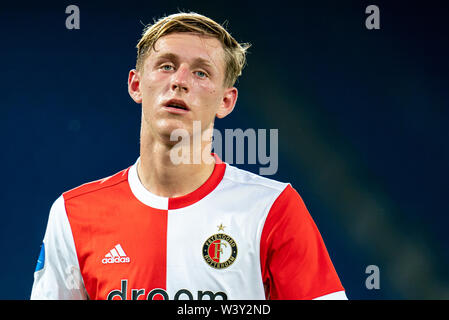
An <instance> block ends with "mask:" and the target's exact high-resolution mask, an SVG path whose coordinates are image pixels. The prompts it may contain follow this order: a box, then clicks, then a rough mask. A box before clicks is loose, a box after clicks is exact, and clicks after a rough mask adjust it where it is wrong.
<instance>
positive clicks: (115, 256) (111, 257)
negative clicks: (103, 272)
mask: <svg viewBox="0 0 449 320" xmlns="http://www.w3.org/2000/svg"><path fill="white" fill-rule="evenodd" d="M101 262H102V263H103V264H107V263H130V262H131V260H130V259H129V257H128V256H126V253H125V251H123V249H122V246H121V245H120V244H118V245H116V246H115V247H114V248H113V249H112V250H111V251H109V252H108V253H106V255H105V256H104V258H103V259H102V260H101Z"/></svg>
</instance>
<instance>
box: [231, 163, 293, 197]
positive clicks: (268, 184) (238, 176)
mask: <svg viewBox="0 0 449 320" xmlns="http://www.w3.org/2000/svg"><path fill="white" fill-rule="evenodd" d="M223 180H227V181H228V182H230V183H232V184H236V185H240V186H246V187H254V188H260V189H267V190H271V191H272V192H275V193H280V192H282V191H283V190H284V189H285V188H286V187H287V186H288V185H289V183H285V182H280V181H277V180H274V179H270V178H266V177H263V176H259V175H257V174H255V173H252V172H249V171H246V170H243V169H239V168H237V167H234V166H231V165H229V164H226V172H225V175H224V177H223Z"/></svg>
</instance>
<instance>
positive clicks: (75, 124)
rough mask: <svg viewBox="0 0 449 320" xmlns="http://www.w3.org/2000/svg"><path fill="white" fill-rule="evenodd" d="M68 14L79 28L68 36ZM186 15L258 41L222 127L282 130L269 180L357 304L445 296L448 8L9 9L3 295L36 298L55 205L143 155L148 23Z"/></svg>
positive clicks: (112, 5)
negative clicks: (297, 207)
mask: <svg viewBox="0 0 449 320" xmlns="http://www.w3.org/2000/svg"><path fill="white" fill-rule="evenodd" d="M70 4H76V5H78V6H79V8H80V12H81V25H80V27H81V28H80V30H67V29H66V28H65V19H66V17H67V14H65V8H66V7H67V6H68V5H70ZM369 4H376V5H378V6H379V8H380V18H381V29H380V30H367V29H366V28H365V19H366V17H367V15H366V14H365V8H366V7H367V6H368V5H369ZM178 9H180V10H188V11H190V10H191V11H195V12H198V13H202V14H205V15H207V16H210V17H211V18H213V19H215V20H216V21H218V22H220V23H222V22H224V21H225V20H227V21H228V22H229V25H228V26H229V31H230V32H231V33H232V34H233V35H234V36H235V37H236V38H237V40H238V41H241V42H251V43H252V44H253V47H252V48H251V49H250V54H249V56H248V65H247V67H246V69H245V70H244V73H243V76H242V77H241V79H240V80H239V82H238V84H237V87H238V88H239V100H238V102H237V107H236V110H235V111H234V112H233V113H232V114H231V115H230V116H229V117H228V118H226V119H223V120H218V121H217V122H216V127H217V128H219V129H224V128H242V129H247V128H254V129H258V128H265V129H270V128H276V129H278V130H279V148H280V149H279V170H278V172H277V174H276V175H275V176H271V178H274V179H277V180H281V181H288V182H291V183H292V184H293V186H294V187H295V188H296V189H297V190H298V191H299V193H300V194H301V196H302V197H303V199H304V201H305V203H306V205H307V206H308V208H309V211H310V212H311V214H312V216H313V217H314V219H315V222H316V223H317V225H318V227H319V229H320V231H321V233H322V236H323V238H324V240H325V243H326V246H327V248H328V250H329V252H330V255H331V258H332V260H333V262H334V265H335V267H336V269H337V271H338V273H339V275H340V278H341V280H342V283H343V285H344V286H345V288H346V290H347V295H348V297H349V298H350V299H433V298H437V299H438V298H446V299H448V298H449V276H448V270H449V252H448V248H449V237H448V235H447V226H448V225H449V218H448V215H447V214H448V209H449V206H448V204H447V201H446V198H447V196H446V194H447V190H448V178H449V174H448V157H449V143H448V138H449V134H448V133H449V131H448V128H447V125H448V123H449V105H448V104H449V97H448V95H449V93H448V89H449V83H448V71H449V70H448V69H449V64H448V56H449V52H448V51H449V50H448V43H449V41H448V40H449V39H448V32H447V30H448V28H447V25H448V23H447V21H448V19H447V18H448V17H449V10H448V6H447V4H446V2H445V1H425V2H424V1H420V2H412V1H370V2H367V1H331V0H329V1H295V2H294V3H293V4H292V3H290V2H287V1H276V2H260V1H258V2H244V1H226V2H219V1H191V2H187V1H180V2H176V1H142V2H139V1H126V2H120V3H119V2H103V3H101V2H97V3H95V4H93V2H92V1H89V2H87V1H76V2H69V1H55V2H41V1H39V2H29V3H27V2H17V3H16V4H8V5H6V4H3V3H2V4H1V5H0V35H1V38H0V41H1V42H0V43H1V47H0V48H1V50H0V63H1V65H0V70H1V78H0V81H1V82H0V93H1V94H0V113H1V117H0V137H1V149H0V150H1V153H0V155H1V156H0V161H1V169H2V178H3V179H2V180H3V181H2V184H1V202H2V209H1V220H0V223H1V242H0V243H1V258H0V259H1V264H0V266H1V269H0V271H1V272H0V277H1V278H0V288H1V290H0V298H1V299H27V298H29V294H30V291H31V285H32V282H33V271H34V268H35V264H36V260H37V257H38V254H39V246H40V244H41V242H42V238H43V235H44V231H45V227H46V223H47V218H48V212H49V209H50V206H51V204H52V202H53V201H54V200H55V199H56V198H57V197H58V196H59V195H60V194H61V193H62V192H63V191H65V190H68V189H71V188H73V187H76V186H78V185H80V184H82V183H85V182H88V181H92V180H96V179H99V178H102V177H105V176H109V175H111V174H113V173H115V172H117V171H119V170H121V169H123V168H126V167H128V166H129V165H130V164H132V163H133V162H134V161H135V160H136V158H137V157H138V153H139V129H140V106H139V105H137V104H135V103H133V102H132V100H131V99H130V98H129V96H128V93H127V85H126V81H127V73H128V71H129V69H131V68H133V66H134V63H135V54H136V53H135V45H136V43H137V40H138V38H139V36H140V34H141V31H142V28H143V24H146V23H150V22H152V21H153V18H154V17H156V18H159V17H160V16H162V15H164V14H170V13H174V12H176V11H178ZM239 167H242V168H245V169H248V170H251V171H253V172H256V173H257V172H258V166H255V165H250V166H240V165H239ZM368 265H377V266H378V267H379V269H380V289H379V290H368V289H367V288H366V287H365V279H366V277H367V276H368V275H367V274H365V268H366V267H367V266H368Z"/></svg>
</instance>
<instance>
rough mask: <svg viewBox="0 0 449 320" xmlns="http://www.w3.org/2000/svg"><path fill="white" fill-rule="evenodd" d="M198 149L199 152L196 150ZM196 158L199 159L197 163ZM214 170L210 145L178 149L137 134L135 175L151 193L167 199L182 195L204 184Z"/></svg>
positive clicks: (190, 144)
mask: <svg viewBox="0 0 449 320" xmlns="http://www.w3.org/2000/svg"><path fill="white" fill-rule="evenodd" d="M190 140H192V139H190ZM194 147H195V149H193V148H194ZM199 147H201V150H197V149H199ZM187 150H189V151H191V152H188V151H187ZM202 150H205V151H204V152H202ZM183 151H187V152H183ZM198 154H199V155H201V156H200V158H201V159H200V160H198ZM179 155H181V156H182V159H180V157H179ZM195 155H196V156H195ZM180 160H182V161H180ZM214 167H215V160H214V157H213V156H212V155H211V142H210V141H201V144H195V143H193V141H192V142H191V143H188V144H185V145H184V148H182V146H181V144H179V143H178V144H174V145H173V142H171V143H167V142H166V141H162V140H160V139H156V138H154V137H152V136H151V135H150V134H148V131H145V132H144V130H143V129H142V130H141V141H140V161H139V163H138V165H137V173H138V176H139V179H140V181H141V183H142V184H143V186H144V187H145V188H146V189H147V190H149V191H150V192H151V193H153V194H155V195H158V196H161V197H170V198H173V197H180V196H183V195H186V194H188V193H190V192H192V191H194V190H196V189H198V188H199V187H200V186H201V185H202V184H203V183H204V182H206V180H207V179H208V178H209V177H210V176H211V174H212V172H213V170H214Z"/></svg>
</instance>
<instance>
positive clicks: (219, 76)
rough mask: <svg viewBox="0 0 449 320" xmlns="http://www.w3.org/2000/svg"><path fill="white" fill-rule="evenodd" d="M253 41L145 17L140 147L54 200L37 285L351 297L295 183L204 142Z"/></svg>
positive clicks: (39, 290)
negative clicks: (177, 136) (180, 137)
mask: <svg viewBox="0 0 449 320" xmlns="http://www.w3.org/2000/svg"><path fill="white" fill-rule="evenodd" d="M247 47H248V46H247V45H241V44H239V43H238V42H237V41H236V40H235V39H234V38H233V37H231V35H230V34H229V33H228V32H227V31H226V30H225V29H224V28H223V27H222V26H220V25H219V24H217V23H216V22H214V21H213V20H211V19H209V18H207V17H204V16H201V15H198V14H194V13H189V14H187V13H179V14H174V15H170V16H168V17H165V18H163V19H160V20H159V21H157V22H156V23H155V24H153V25H152V26H149V27H148V28H146V30H145V31H144V33H143V36H142V38H141V39H140V42H139V43H138V45H137V48H138V55H137V64H136V69H135V70H131V71H130V73H129V79H128V90H129V94H130V96H131V98H132V99H133V100H134V101H135V102H136V103H139V104H141V105H142V123H141V141H140V157H139V159H138V160H137V162H136V163H135V164H134V165H132V166H131V167H129V168H127V169H126V170H123V171H121V172H119V173H117V174H115V175H113V176H110V177H108V178H105V179H102V180H99V181H95V182H91V183H88V184H85V185H82V186H80V187H78V188H75V189H73V190H70V191H68V192H65V193H63V194H62V195H61V196H60V197H59V198H58V199H57V200H56V201H55V203H54V204H53V206H52V208H51V211H50V216H49V221H48V226H47V230H46V233H45V237H44V241H43V245H42V249H41V254H40V257H39V260H38V264H37V266H36V271H35V281H34V284H33V289H32V294H31V298H32V299H111V300H115V299H123V300H124V299H139V300H140V299H149V300H151V299H318V298H324V299H346V295H345V292H344V289H343V287H342V285H341V283H340V280H339V278H338V276H337V273H336V271H335V269H334V267H333V265H332V262H331V260H330V258H329V255H328V253H327V251H326V248H325V245H324V243H323V240H322V238H321V236H320V233H319V231H318V229H317V227H316V225H315V223H314V222H313V220H312V218H311V216H310V215H309V213H308V211H307V209H306V207H305V205H304V203H303V201H302V199H301V197H300V196H299V195H298V193H297V192H296V191H295V190H294V189H293V188H292V186H291V185H290V184H286V183H280V182H277V181H274V180H270V179H267V178H263V177H260V176H257V175H255V174H252V173H249V172H246V171H243V170H240V169H237V168H235V167H233V166H230V165H229V164H226V163H224V162H222V161H221V160H220V159H219V158H218V156H216V155H214V154H211V138H212V137H211V134H212V130H211V129H212V128H213V124H214V120H215V117H218V118H223V117H225V116H226V115H228V114H229V113H230V112H232V110H233V109H234V106H235V103H236V100H237V89H236V88H235V87H234V86H233V85H234V83H235V81H236V79H237V77H238V76H239V75H240V74H241V71H242V69H243V66H244V64H245V51H246V49H247ZM194 123H198V124H200V131H201V132H200V134H201V136H202V139H201V143H200V144H195V143H194V139H190V140H188V141H190V142H189V143H187V146H188V148H189V149H190V150H191V151H192V152H190V153H188V155H187V156H186V155H185V154H184V155H183V157H184V158H183V161H181V162H179V161H173V160H174V154H178V151H179V150H177V151H176V148H177V147H179V141H177V140H175V141H173V140H174V139H173V138H172V134H173V132H175V131H176V130H177V131H178V132H185V133H186V134H187V136H190V137H192V136H193V135H194V134H195V132H194V131H195V130H194ZM204 137H206V138H204ZM198 149H200V150H198ZM174 150H175V151H176V152H174ZM198 151H199V152H200V153H201V155H202V156H201V161H199V162H198V161H193V160H194V159H193V156H194V154H195V153H196V152H198Z"/></svg>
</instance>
